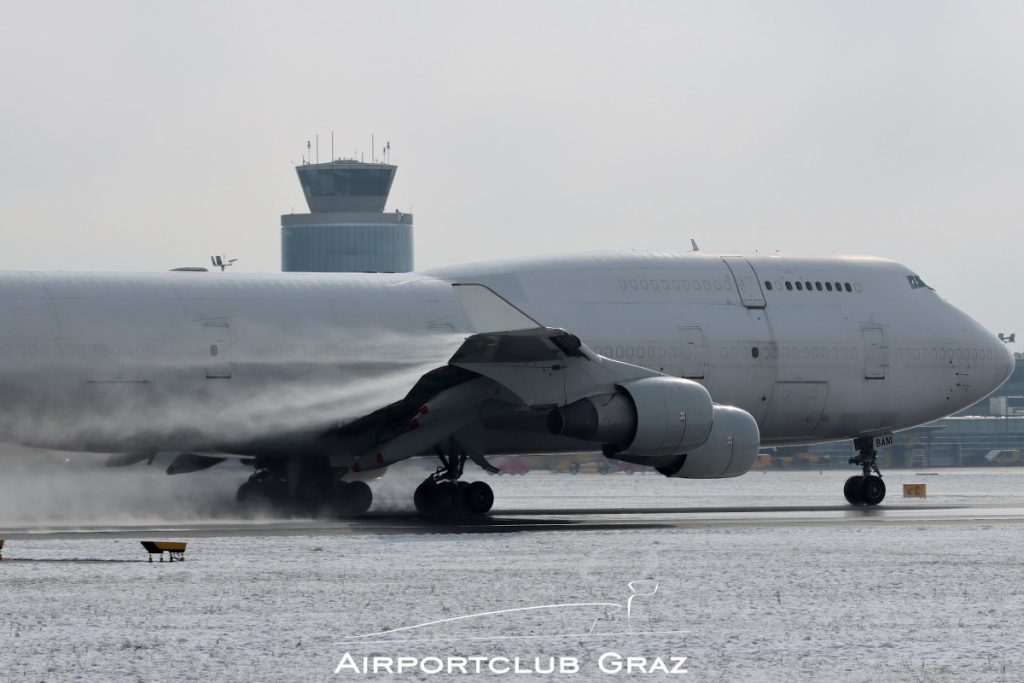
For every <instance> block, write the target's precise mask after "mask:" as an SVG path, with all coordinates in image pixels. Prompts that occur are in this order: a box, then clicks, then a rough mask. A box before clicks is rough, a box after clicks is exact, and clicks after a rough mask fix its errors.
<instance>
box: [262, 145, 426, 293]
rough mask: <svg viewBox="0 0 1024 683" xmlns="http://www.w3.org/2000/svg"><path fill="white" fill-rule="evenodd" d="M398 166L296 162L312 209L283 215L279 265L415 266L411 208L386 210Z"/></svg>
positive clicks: (320, 269) (335, 268) (312, 268)
mask: <svg viewBox="0 0 1024 683" xmlns="http://www.w3.org/2000/svg"><path fill="white" fill-rule="evenodd" d="M397 170H398V167H397V166H393V165H391V164H382V163H363V162H360V161H354V160H336V161H330V162H327V163H324V164H303V165H301V166H297V167H296V168H295V171H296V173H298V176H299V183H300V184H301V185H302V192H303V194H304V195H305V196H306V204H307V205H308V206H309V213H292V214H285V215H283V216H281V270H282V271H284V272H316V273H346V272H350V273H372V272H376V273H406V272H409V271H411V270H412V269H413V240H412V214H410V213H402V212H401V211H397V210H396V211H395V212H393V213H385V212H384V206H385V204H386V203H387V200H388V195H389V193H390V192H391V184H392V182H393V181H394V179H395V172H396V171H397Z"/></svg>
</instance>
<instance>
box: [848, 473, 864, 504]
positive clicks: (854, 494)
mask: <svg viewBox="0 0 1024 683" xmlns="http://www.w3.org/2000/svg"><path fill="white" fill-rule="evenodd" d="M863 481H864V477H863V476H862V475H859V474H858V475H855V476H852V477H850V478H849V479H847V480H846V484H845V485H844V486H843V495H844V496H846V501H847V502H848V503H849V504H850V505H863V504H864V499H863V498H861V495H860V486H861V483H863Z"/></svg>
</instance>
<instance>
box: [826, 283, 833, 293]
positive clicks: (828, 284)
mask: <svg viewBox="0 0 1024 683" xmlns="http://www.w3.org/2000/svg"><path fill="white" fill-rule="evenodd" d="M825 289H827V290H828V291H830V292H831V291H832V283H831V282H826V283H825Z"/></svg>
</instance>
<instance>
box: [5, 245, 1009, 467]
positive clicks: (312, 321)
mask: <svg viewBox="0 0 1024 683" xmlns="http://www.w3.org/2000/svg"><path fill="white" fill-rule="evenodd" d="M453 282H473V283H481V284H485V285H488V286H489V287H491V288H492V289H493V290H494V291H496V292H497V293H499V294H500V295H501V296H502V297H504V298H505V299H507V300H508V301H510V302H511V303H512V304H514V305H515V306H517V307H519V308H520V309H522V310H523V311H524V312H526V313H527V314H529V315H530V316H532V317H533V318H535V319H536V320H538V321H541V322H542V323H544V324H545V325H548V326H551V327H560V328H564V329H566V330H569V331H571V332H573V333H575V334H577V335H578V336H579V337H580V338H581V339H582V340H583V342H584V343H586V344H587V345H588V346H589V347H590V348H591V349H593V350H594V351H595V352H597V353H599V354H601V355H604V356H607V357H609V358H612V359H615V360H620V361H623V362H626V363H631V364H635V365H640V366H644V367H647V368H651V369H653V370H656V371H658V372H662V373H664V374H666V375H670V376H675V377H683V378H688V379H692V380H694V381H697V382H699V383H701V384H703V385H704V386H705V387H706V388H707V389H708V391H709V392H710V394H711V396H712V398H713V399H714V400H715V402H717V403H721V404H728V405H734V406H738V407H740V408H742V409H743V410H746V411H748V412H749V413H750V414H751V415H753V417H754V418H755V419H756V421H757V423H758V426H759V428H760V432H761V440H762V443H765V444H792V443H803V442H815V441H825V440H831V439H840V438H851V437H855V436H859V435H864V434H876V433H880V432H885V431H894V430H898V429H903V428H907V427H911V426H914V425H918V424H922V423H925V422H928V421H931V420H934V419H937V418H939V417H942V416H944V415H948V414H950V413H953V412H955V411H957V410H960V409H961V408H963V407H965V406H967V405H970V404H972V403H974V402H976V401H977V400H979V399H981V398H982V397H984V396H985V395H987V394H988V393H990V392H991V391H992V390H994V389H995V388H996V387H997V386H998V385H999V384H1001V383H1002V382H1003V381H1004V380H1005V379H1006V377H1007V376H1008V375H1009V373H1010V371H1011V370H1012V363H1013V360H1012V356H1011V355H1010V354H1009V353H1008V351H1007V350H1006V348H1005V346H1004V345H1003V344H1002V343H1001V342H999V340H998V339H997V338H996V337H994V336H993V335H992V334H990V333H989V332H987V331H985V330H984V329H983V328H982V327H981V326H980V325H978V324H977V323H976V322H975V321H974V320H972V319H971V318H970V317H968V316H967V315H966V314H964V313H962V312H961V311H959V310H958V309H956V308H954V307H953V306H951V305H950V304H948V303H947V302H945V301H944V300H942V299H941V298H940V297H939V296H938V295H937V294H936V293H935V292H934V291H933V290H931V289H930V288H928V287H927V286H924V284H923V282H921V281H920V279H919V278H917V277H916V275H915V274H914V273H913V272H912V271H910V270H909V269H907V268H906V267H904V266H902V265H900V264H898V263H895V262H892V261H887V260H882V259H874V258H842V257H835V258H810V257H808V258H792V257H777V256H749V257H746V258H741V257H724V258H723V257H720V256H711V255H703V254H685V255H676V254H638V253H618V254H616V253H609V254H592V255H584V256H567V257H548V258H538V259H519V260H513V261H501V262H493V263H485V264H470V265H465V266H458V267H452V268H445V269H438V270H433V271H427V272H424V273H412V274H403V275H388V274H290V273H289V274H265V275H258V274H220V273H196V272H167V273H154V274H133V273H123V274H122V273H40V272H8V273H2V274H0V438H2V439H3V440H6V441H8V442H17V443H21V444H26V445H38V446H44V447H49V448H60V449H69V450H95V451H110V452H127V451H135V450H152V451H173V450H189V449H193V450H205V451H216V450H218V449H219V450H229V449H228V448H227V447H226V446H225V444H234V446H233V448H235V449H236V450H245V449H246V448H250V447H251V449H252V450H253V451H259V452H265V453H270V452H273V453H281V454H285V453H291V454H301V451H302V450H303V449H305V448H307V447H308V446H309V444H310V440H311V439H315V435H316V434H317V433H319V431H320V430H322V429H323V427H324V425H331V424H343V423H344V422H345V421H346V420H350V419H354V418H355V417H358V416H360V415H363V414H365V413H366V412H368V411H369V410H373V409H374V408H376V407H379V406H381V405H384V404H386V403H389V402H391V401H394V400H396V398H399V397H401V396H402V395H403V394H404V392H405V391H406V390H408V388H409V387H410V386H411V385H412V384H413V383H414V382H415V381H416V379H417V378H418V377H419V376H421V375H422V374H423V373H424V372H425V371H427V370H430V369H431V368H434V367H437V366H439V365H443V364H444V363H446V362H447V359H448V358H449V357H450V355H451V353H452V352H453V351H454V350H455V349H456V348H457V347H458V345H459V343H460V342H461V340H462V339H463V338H464V337H465V336H466V335H467V334H472V333H473V332H474V330H473V329H472V327H471V325H470V322H469V319H468V318H467V316H466V313H465V311H464V310H463V308H462V307H461V305H460V303H459V301H458V299H457V298H456V297H455V296H454V295H453V293H452V288H451V286H450V285H451V283H453ZM247 444H248V445H247ZM576 446H578V447H579V448H580V449H586V450H592V449H593V445H592V444H583V443H579V444H573V443H572V442H569V441H566V440H565V439H556V438H554V437H549V436H548V435H546V434H542V433H537V432H531V431H525V432H518V431H516V430H511V431H510V430H508V429H507V428H502V429H500V430H498V431H496V432H494V433H492V434H491V438H490V439H489V446H488V450H490V451H491V452H510V451H512V452H515V451H527V452H535V451H543V450H563V449H566V448H572V447H576Z"/></svg>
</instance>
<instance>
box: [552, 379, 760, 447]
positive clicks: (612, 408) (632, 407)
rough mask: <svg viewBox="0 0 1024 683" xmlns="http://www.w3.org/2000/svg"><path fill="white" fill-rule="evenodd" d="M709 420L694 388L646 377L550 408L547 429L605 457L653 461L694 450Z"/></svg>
mask: <svg viewBox="0 0 1024 683" xmlns="http://www.w3.org/2000/svg"><path fill="white" fill-rule="evenodd" d="M712 419H713V404H712V402H711V395H710V394H708V391H707V389H705V388H704V387H703V386H701V385H700V384H698V383H697V382H692V381H690V380H687V379H678V378H675V377H647V378H644V379H638V380H633V381H631V382H623V383H622V384H620V385H619V386H618V387H617V389H616V391H614V392H612V393H609V394H602V395H599V396H591V397H588V398H583V399H580V400H579V401H576V402H575V403H570V404H569V405H567V406H565V407H563V408H555V409H554V410H552V411H551V412H550V413H548V425H547V426H548V431H549V432H551V433H552V434H554V435H555V436H568V437H572V438H574V439H581V440H583V441H591V442H594V443H599V444H603V445H604V446H605V451H606V452H608V453H612V454H614V453H620V452H621V453H629V454H630V455H632V456H637V457H638V458H653V457H661V456H673V455H678V454H679V453H686V452H688V451H692V450H694V449H697V448H699V447H700V446H701V445H702V444H703V443H704V442H705V441H707V440H708V437H709V435H710V434H711V433H712ZM755 430H756V425H755ZM755 451H756V447H755ZM755 455H756V453H755Z"/></svg>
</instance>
